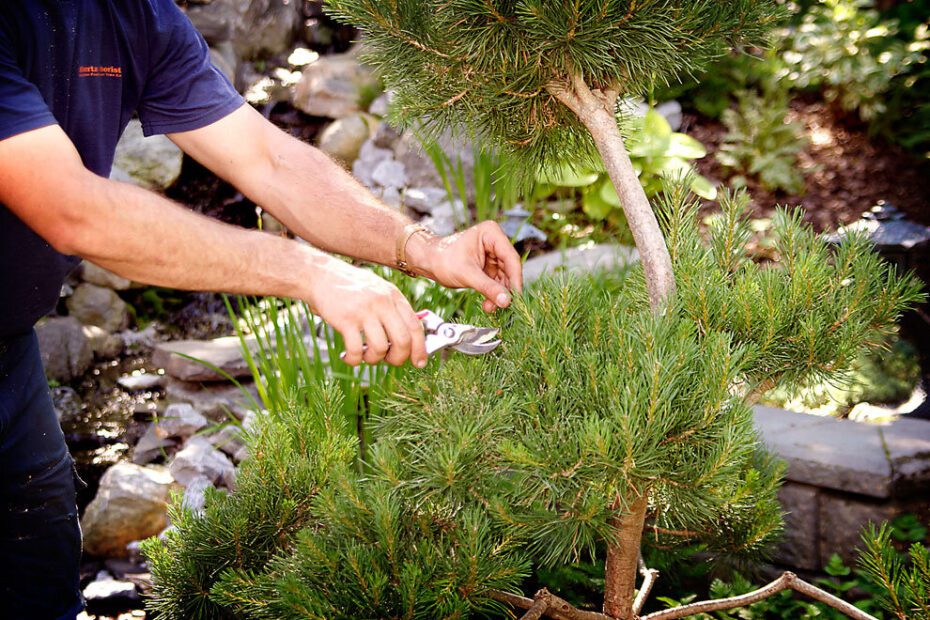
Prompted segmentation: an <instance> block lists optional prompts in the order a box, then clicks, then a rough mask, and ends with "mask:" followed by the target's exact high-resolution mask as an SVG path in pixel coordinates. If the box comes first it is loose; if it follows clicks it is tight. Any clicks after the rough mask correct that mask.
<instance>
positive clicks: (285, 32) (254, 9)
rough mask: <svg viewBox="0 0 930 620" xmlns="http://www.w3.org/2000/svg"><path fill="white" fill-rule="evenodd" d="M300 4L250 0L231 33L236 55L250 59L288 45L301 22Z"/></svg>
mask: <svg viewBox="0 0 930 620" xmlns="http://www.w3.org/2000/svg"><path fill="white" fill-rule="evenodd" d="M301 4H302V3H301V2H294V1H293V0H251V2H249V3H248V10H247V11H246V12H245V15H243V17H242V20H241V21H239V22H238V23H237V24H236V30H235V35H234V37H233V44H234V45H235V46H236V53H237V54H238V55H239V57H240V58H244V59H247V60H252V59H255V58H264V57H267V56H274V55H275V54H280V53H281V52H283V51H285V50H288V49H290V48H291V47H292V44H293V43H294V38H295V35H296V34H297V29H298V26H299V25H300V13H299V11H300V6H301Z"/></svg>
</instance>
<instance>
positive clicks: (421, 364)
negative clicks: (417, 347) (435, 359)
mask: <svg viewBox="0 0 930 620" xmlns="http://www.w3.org/2000/svg"><path fill="white" fill-rule="evenodd" d="M416 365H417V368H426V360H417V364H416Z"/></svg>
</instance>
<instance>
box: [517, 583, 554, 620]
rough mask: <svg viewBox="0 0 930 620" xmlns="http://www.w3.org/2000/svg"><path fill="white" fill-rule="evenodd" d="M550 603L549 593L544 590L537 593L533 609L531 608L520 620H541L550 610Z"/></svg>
mask: <svg viewBox="0 0 930 620" xmlns="http://www.w3.org/2000/svg"><path fill="white" fill-rule="evenodd" d="M549 603H550V596H549V591H548V590H546V589H545V588H543V589H542V590H540V591H539V592H537V593H536V596H535V597H534V601H533V605H532V607H530V609H529V611H527V612H526V613H525V614H523V617H522V618H521V619H520V620H539V619H540V618H542V616H543V614H544V613H546V610H547V609H549Z"/></svg>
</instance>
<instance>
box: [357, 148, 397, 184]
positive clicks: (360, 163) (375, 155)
mask: <svg viewBox="0 0 930 620" xmlns="http://www.w3.org/2000/svg"><path fill="white" fill-rule="evenodd" d="M393 156H394V154H393V153H392V152H391V151H390V150H388V149H383V148H381V147H378V146H375V143H374V139H370V140H367V141H366V142H365V143H364V144H362V146H361V148H360V149H359V152H358V158H357V159H356V160H355V162H354V163H353V164H352V174H353V175H354V176H355V178H356V179H357V180H358V181H359V182H360V183H361V184H362V185H364V186H366V187H374V185H375V182H374V180H373V179H372V173H373V172H374V171H375V167H376V166H377V165H378V164H380V163H381V162H383V161H387V160H390V159H391V158H392V157H393Z"/></svg>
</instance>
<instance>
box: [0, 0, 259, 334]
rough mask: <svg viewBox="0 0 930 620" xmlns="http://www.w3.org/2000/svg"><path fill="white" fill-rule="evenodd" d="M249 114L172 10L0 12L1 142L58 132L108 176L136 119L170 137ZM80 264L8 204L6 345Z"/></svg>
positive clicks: (51, 1) (156, 5)
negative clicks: (50, 129)
mask: <svg viewBox="0 0 930 620" xmlns="http://www.w3.org/2000/svg"><path fill="white" fill-rule="evenodd" d="M242 103H243V100H242V98H241V97H240V96H239V94H238V93H237V92H236V91H235V89H234V88H233V87H232V85H231V84H230V83H229V81H228V80H227V79H226V78H225V76H224V75H223V74H222V73H221V72H219V71H218V70H217V69H216V68H214V67H213V66H212V64H211V63H210V54H209V50H208V48H207V45H206V43H205V42H204V40H203V38H202V37H201V36H200V34H199V33H198V32H197V31H196V30H195V29H194V27H193V26H192V25H191V23H190V21H189V20H188V19H187V17H186V16H185V15H184V14H183V13H182V12H181V10H180V9H178V7H177V6H175V4H174V0H0V140H4V139H6V138H9V137H11V136H14V135H17V134H20V133H23V132H26V131H30V130H33V129H38V128H40V127H45V126H48V125H53V124H56V123H57V124H58V125H60V126H61V128H62V129H63V130H64V132H65V133H66V134H67V135H68V136H69V137H70V138H71V141H72V142H73V143H74V145H75V147H76V148H77V150H78V152H79V153H80V154H81V158H82V159H83V162H84V165H85V166H86V167H87V168H88V169H89V170H91V171H93V172H95V173H97V174H99V175H101V176H108V175H109V174H110V168H111V166H112V164H113V153H114V150H115V148H116V143H117V141H118V140H119V137H120V135H121V134H122V133H123V130H124V129H125V128H126V125H127V123H128V122H129V120H130V119H131V118H132V116H133V114H134V113H138V115H139V118H140V120H141V121H142V127H143V130H144V131H145V133H146V135H150V134H156V133H173V132H180V131H189V130H192V129H198V128H200V127H204V126H206V125H209V124H211V123H213V122H214V121H217V120H219V119H221V118H223V117H224V116H226V115H228V114H229V113H231V112H233V111H234V110H236V109H237V108H239V107H240V106H241V105H242ZM78 262H79V259H77V258H75V257H70V256H65V255H63V254H60V253H59V252H57V251H55V249H54V248H52V247H51V246H50V245H49V244H48V243H46V242H45V240H44V239H42V238H41V237H39V236H38V235H36V234H35V233H34V232H33V231H32V230H31V229H30V228H29V227H27V226H26V225H25V224H24V223H23V222H22V221H21V220H20V219H19V218H17V217H16V216H15V215H14V214H13V213H12V212H11V211H10V210H9V209H7V208H6V207H5V206H3V205H2V204H0V336H6V335H11V334H16V333H19V332H23V331H26V330H28V329H30V328H31V327H32V325H33V324H34V323H35V322H36V321H37V320H38V319H39V318H41V317H42V316H44V315H45V314H47V313H48V312H50V311H51V310H52V308H54V306H55V304H56V302H57V299H58V295H59V291H60V289H61V284H62V282H63V280H64V278H65V276H66V275H67V274H68V272H69V271H70V270H71V269H72V268H74V266H75V265H76V264H77V263H78Z"/></svg>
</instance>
